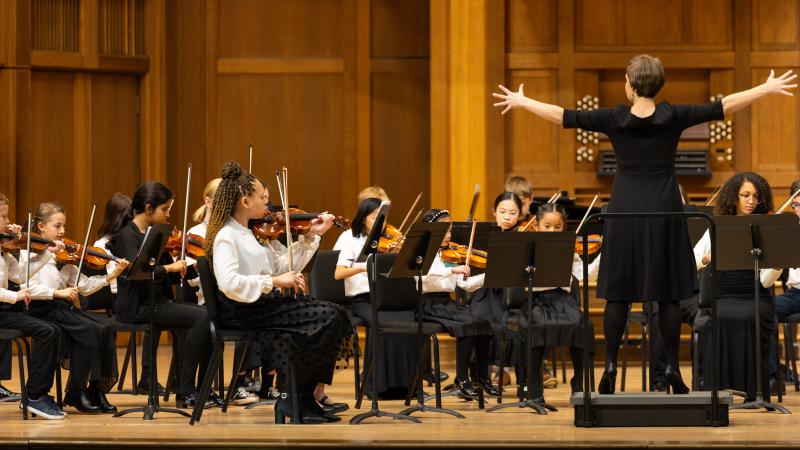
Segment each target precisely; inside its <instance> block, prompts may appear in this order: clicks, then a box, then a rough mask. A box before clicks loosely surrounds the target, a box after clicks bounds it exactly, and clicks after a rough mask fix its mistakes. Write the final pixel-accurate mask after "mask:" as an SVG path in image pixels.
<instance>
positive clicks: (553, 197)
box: [547, 191, 561, 203]
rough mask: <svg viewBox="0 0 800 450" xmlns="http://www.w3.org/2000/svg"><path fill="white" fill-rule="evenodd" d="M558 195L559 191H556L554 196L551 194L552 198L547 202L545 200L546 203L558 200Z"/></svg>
mask: <svg viewBox="0 0 800 450" xmlns="http://www.w3.org/2000/svg"><path fill="white" fill-rule="evenodd" d="M560 194H561V192H560V191H556V193H555V194H553V196H552V197H550V199H549V200H547V203H555V202H556V201H557V200H558V196H559V195H560Z"/></svg>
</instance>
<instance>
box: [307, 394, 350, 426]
mask: <svg viewBox="0 0 800 450" xmlns="http://www.w3.org/2000/svg"><path fill="white" fill-rule="evenodd" d="M302 401H303V406H304V407H305V408H306V409H308V410H309V411H311V412H312V413H314V414H316V415H318V416H320V417H322V418H324V419H325V421H326V422H327V423H333V422H341V421H342V418H341V417H339V416H337V415H336V414H334V413H332V412H328V411H326V410H325V406H323V405H320V404H319V402H317V401H316V399H315V398H314V394H306V395H303V396H302ZM345 406H347V405H346V404H345Z"/></svg>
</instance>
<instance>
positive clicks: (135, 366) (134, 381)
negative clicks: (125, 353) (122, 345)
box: [120, 331, 158, 395]
mask: <svg viewBox="0 0 800 450" xmlns="http://www.w3.org/2000/svg"><path fill="white" fill-rule="evenodd" d="M137 334H138V333H137V332H135V331H133V332H131V342H130V344H131V392H133V395H139V375H140V374H139V363H138V361H139V358H138V355H137V348H136V347H137V345H136V335H137ZM151 370H152V367H151ZM121 385H122V382H120V386H121ZM156 386H158V380H156Z"/></svg>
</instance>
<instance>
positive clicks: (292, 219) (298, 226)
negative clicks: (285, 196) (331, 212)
mask: <svg viewBox="0 0 800 450" xmlns="http://www.w3.org/2000/svg"><path fill="white" fill-rule="evenodd" d="M288 211H289V227H290V230H291V232H292V233H293V234H298V235H301V234H308V232H309V231H310V230H311V225H312V222H313V221H314V220H315V219H317V217H319V214H320V213H307V212H305V211H303V210H302V209H299V208H288ZM285 217H286V216H285V213H284V212H283V211H280V212H266V213H265V214H264V217H263V218H262V219H258V220H254V221H251V222H250V230H251V231H252V232H253V234H255V235H256V237H257V238H258V239H260V240H265V241H271V240H274V239H278V237H280V236H281V235H282V234H284V233H286V220H285ZM333 225H334V226H335V227H336V228H338V229H340V230H348V229H350V221H349V220H348V219H345V218H343V217H342V216H336V217H335V218H334V219H333Z"/></svg>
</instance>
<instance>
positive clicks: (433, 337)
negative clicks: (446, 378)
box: [431, 334, 442, 408]
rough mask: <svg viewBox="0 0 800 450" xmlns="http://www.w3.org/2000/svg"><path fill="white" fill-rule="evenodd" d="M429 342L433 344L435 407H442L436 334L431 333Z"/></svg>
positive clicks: (437, 338)
mask: <svg viewBox="0 0 800 450" xmlns="http://www.w3.org/2000/svg"><path fill="white" fill-rule="evenodd" d="M431 343H432V344H433V379H434V385H435V386H436V407H437V408H441V407H442V380H441V379H440V377H439V375H440V374H441V370H440V369H441V368H440V367H439V337H438V336H436V334H432V335H431Z"/></svg>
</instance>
